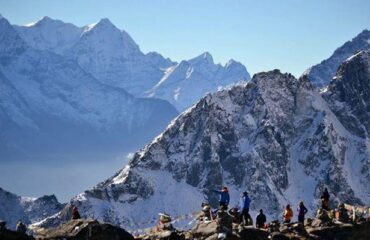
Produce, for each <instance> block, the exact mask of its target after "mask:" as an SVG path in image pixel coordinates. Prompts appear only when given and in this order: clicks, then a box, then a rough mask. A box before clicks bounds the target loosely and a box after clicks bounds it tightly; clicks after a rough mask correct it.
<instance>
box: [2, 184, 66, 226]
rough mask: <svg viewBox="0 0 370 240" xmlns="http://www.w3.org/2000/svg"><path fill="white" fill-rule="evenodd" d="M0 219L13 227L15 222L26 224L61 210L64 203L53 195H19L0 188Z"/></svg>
mask: <svg viewBox="0 0 370 240" xmlns="http://www.w3.org/2000/svg"><path fill="white" fill-rule="evenodd" d="M0 202H1V204H0V219H1V220H5V221H7V225H8V226H9V227H10V228H12V229H14V228H15V226H16V224H17V222H18V221H19V220H22V221H23V222H24V223H26V224H30V223H33V222H37V221H40V220H42V219H44V218H46V217H49V216H51V215H54V214H56V213H58V212H59V211H61V210H62V209H63V207H64V204H61V203H59V202H58V200H57V198H56V197H55V196H54V195H49V196H43V197H40V198H31V197H20V196H17V195H15V194H13V193H10V192H8V191H5V190H3V189H2V188H0Z"/></svg>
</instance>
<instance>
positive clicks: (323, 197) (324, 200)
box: [321, 188, 330, 211]
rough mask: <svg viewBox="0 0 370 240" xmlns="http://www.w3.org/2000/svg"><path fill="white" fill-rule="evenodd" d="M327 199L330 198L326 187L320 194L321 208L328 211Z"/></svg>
mask: <svg viewBox="0 0 370 240" xmlns="http://www.w3.org/2000/svg"><path fill="white" fill-rule="evenodd" d="M329 200H330V194H329V191H328V189H327V188H325V189H324V192H323V194H322V195H321V208H323V209H325V210H326V211H329V210H330V208H329Z"/></svg>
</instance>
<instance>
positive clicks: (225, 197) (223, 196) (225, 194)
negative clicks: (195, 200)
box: [213, 187, 230, 209]
mask: <svg viewBox="0 0 370 240" xmlns="http://www.w3.org/2000/svg"><path fill="white" fill-rule="evenodd" d="M213 191H214V192H215V193H218V194H220V200H219V203H220V206H222V207H224V208H225V209H227V207H228V206H229V202H230V195H229V190H228V189H227V187H223V188H222V190H221V191H218V190H213Z"/></svg>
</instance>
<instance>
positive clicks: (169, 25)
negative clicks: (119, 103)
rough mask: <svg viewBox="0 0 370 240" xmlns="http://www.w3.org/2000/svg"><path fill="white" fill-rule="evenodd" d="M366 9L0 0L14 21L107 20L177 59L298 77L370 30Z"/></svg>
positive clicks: (209, 1)
mask: <svg viewBox="0 0 370 240" xmlns="http://www.w3.org/2000/svg"><path fill="white" fill-rule="evenodd" d="M369 10H370V1H369V0H258V1H257V0H250V1H249V0H244V1H242V0H145V1H144V0H132V1H123V0H117V1H109V0H106V1H96V0H63V1H62V0H60V1H57V0H34V1H31V0H11V1H9V0H0V13H1V14H2V15H3V16H4V17H6V18H8V20H9V21H10V22H11V23H13V24H19V25H23V24H26V23H29V22H33V21H36V20H38V19H40V18H42V17H43V16H49V17H51V18H55V19H61V20H63V21H65V22H71V23H74V24H76V25H78V26H83V25H86V24H88V23H93V22H97V21H98V20H99V19H101V18H105V17H107V18H109V19H110V20H111V21H112V22H113V23H114V24H115V25H116V26H117V27H119V28H120V29H124V30H126V31H127V32H128V33H129V34H130V35H131V36H132V37H133V38H134V40H135V41H136V42H137V43H138V45H139V46H140V47H141V49H142V50H143V51H144V52H148V51H157V52H159V53H161V54H162V55H164V56H166V57H170V58H171V59H173V60H176V61H179V60H182V59H189V58H192V57H195V56H197V55H199V54H200V53H202V52H204V51H208V52H210V53H211V54H212V55H213V57H214V59H215V61H216V62H221V63H225V62H226V61H227V60H228V59H230V58H233V59H235V60H238V61H241V62H242V63H243V64H245V65H246V67H247V69H248V70H249V71H250V72H251V73H256V72H259V71H263V70H271V69H275V68H279V69H281V70H282V71H287V72H291V73H293V74H294V75H296V76H299V75H300V74H301V73H302V72H303V71H304V70H305V69H306V68H307V67H309V66H311V65H313V64H316V63H318V62H320V61H321V60H323V59H325V58H327V57H329V56H330V55H331V54H332V52H333V51H334V50H335V49H336V48H337V47H338V46H340V45H342V44H343V43H344V42H346V41H347V40H350V39H352V38H353V37H354V36H356V35H357V34H358V33H359V32H361V31H362V30H363V29H365V28H367V29H369V28H370V13H369Z"/></svg>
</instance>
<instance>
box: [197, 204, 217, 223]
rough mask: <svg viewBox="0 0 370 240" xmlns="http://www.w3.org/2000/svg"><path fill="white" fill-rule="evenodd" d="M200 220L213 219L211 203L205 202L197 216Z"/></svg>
mask: <svg viewBox="0 0 370 240" xmlns="http://www.w3.org/2000/svg"><path fill="white" fill-rule="evenodd" d="M202 205H203V204H202ZM197 220H198V221H211V220H213V216H212V212H211V206H210V205H209V204H205V205H204V206H203V208H202V212H201V213H200V214H199V215H198V217H197Z"/></svg>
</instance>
